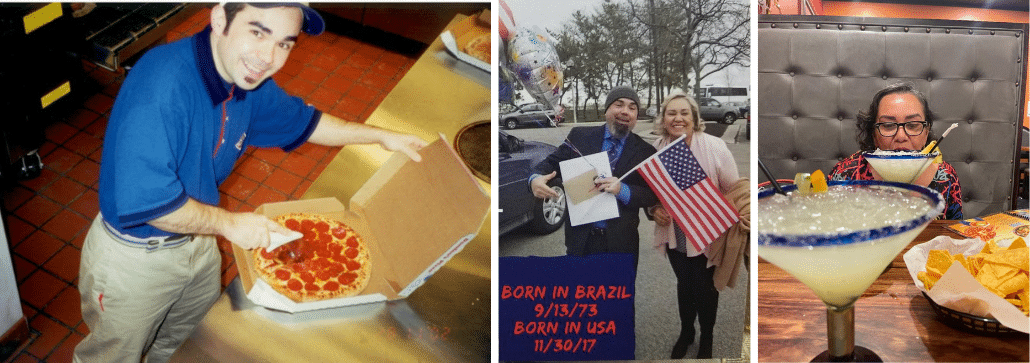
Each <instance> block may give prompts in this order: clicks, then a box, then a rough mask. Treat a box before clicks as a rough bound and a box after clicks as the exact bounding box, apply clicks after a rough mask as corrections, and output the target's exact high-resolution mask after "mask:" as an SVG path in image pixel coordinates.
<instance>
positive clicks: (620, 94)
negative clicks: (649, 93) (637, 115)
mask: <svg viewBox="0 0 1030 363" xmlns="http://www.w3.org/2000/svg"><path fill="white" fill-rule="evenodd" d="M620 98H628V99H631V100H633V102H635V103H636V104H637V107H640V98H639V97H637V90H635V89H633V88H630V87H629V86H618V87H615V88H612V90H611V91H608V98H607V99H605V101H604V109H605V111H607V110H608V107H609V106H611V105H612V103H615V101H616V100H618V99H620Z"/></svg>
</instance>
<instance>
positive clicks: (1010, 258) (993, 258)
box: [984, 248, 1030, 271]
mask: <svg viewBox="0 0 1030 363" xmlns="http://www.w3.org/2000/svg"><path fill="white" fill-rule="evenodd" d="M1028 254H1030V249H1027V248H1017V249H1014V250H1001V251H996V252H995V253H992V254H990V255H987V256H984V263H994V264H999V265H1005V266H1009V267H1012V268H1014V269H1017V270H1022V271H1028V270H1030V258H1028Z"/></svg>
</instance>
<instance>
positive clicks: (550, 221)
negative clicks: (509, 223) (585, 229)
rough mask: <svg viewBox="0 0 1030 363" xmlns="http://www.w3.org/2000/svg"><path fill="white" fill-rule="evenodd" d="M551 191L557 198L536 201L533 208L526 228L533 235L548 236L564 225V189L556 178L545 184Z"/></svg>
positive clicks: (565, 214)
mask: <svg viewBox="0 0 1030 363" xmlns="http://www.w3.org/2000/svg"><path fill="white" fill-rule="evenodd" d="M547 185H548V186H550V187H551V189H552V190H554V191H556V192H558V197H557V198H547V199H540V198H535V199H536V205H535V206H533V220H531V221H529V224H527V225H526V227H527V228H528V229H529V230H530V231H531V232H533V233H537V234H548V233H551V232H554V231H557V230H558V228H560V227H561V226H562V224H564V223H565V218H567V214H568V213H566V204H565V189H564V188H563V187H562V185H561V180H560V179H558V178H554V179H551V181H550V182H548V183H547Z"/></svg>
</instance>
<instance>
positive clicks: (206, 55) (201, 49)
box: [193, 25, 247, 105]
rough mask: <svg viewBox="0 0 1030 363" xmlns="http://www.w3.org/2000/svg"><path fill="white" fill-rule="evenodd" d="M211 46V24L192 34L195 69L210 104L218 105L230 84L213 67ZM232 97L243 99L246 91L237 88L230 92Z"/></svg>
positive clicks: (225, 97)
mask: <svg viewBox="0 0 1030 363" xmlns="http://www.w3.org/2000/svg"><path fill="white" fill-rule="evenodd" d="M213 51H214V50H213V49H212V48H211V26H210V25H209V26H208V27H206V28H204V30H202V31H200V32H199V33H197V34H196V35H194V36H193V53H194V54H195V55H196V58H197V69H198V70H200V79H201V80H202V81H203V82H204V89H206V90H207V95H208V97H210V98H211V105H218V104H219V103H222V102H223V101H225V100H226V99H228V98H229V88H230V87H232V84H231V83H229V82H226V81H225V80H224V79H222V76H220V75H218V69H217V68H215V59H214V55H213V54H212V52H213ZM232 95H233V98H236V99H238V100H243V99H245V98H246V97H247V91H245V90H242V89H238V90H234V91H233V92H232Z"/></svg>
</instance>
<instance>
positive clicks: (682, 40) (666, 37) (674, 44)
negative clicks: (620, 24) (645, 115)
mask: <svg viewBox="0 0 1030 363" xmlns="http://www.w3.org/2000/svg"><path fill="white" fill-rule="evenodd" d="M629 5H630V10H631V12H632V14H633V17H634V18H635V19H637V21H639V22H640V23H642V24H643V26H644V28H645V29H648V31H649V32H650V34H651V36H650V39H651V42H652V44H651V48H652V55H651V58H652V61H651V67H652V69H653V72H654V77H655V91H656V93H657V95H658V99H661V97H662V94H663V91H664V90H663V89H662V87H663V86H667V87H672V86H678V87H681V88H683V89H684V90H688V89H693V90H694V94H699V93H700V86H701V80H703V79H705V78H706V77H708V76H710V75H711V74H713V73H716V72H719V71H721V70H724V69H726V68H728V67H730V66H732V65H739V66H743V67H748V66H749V65H750V60H751V42H750V39H751V33H750V26H749V23H750V16H749V13H748V11H749V7H748V4H747V2H745V1H743V0H641V1H640V3H639V4H637V3H635V2H634V1H630V2H629ZM670 71H671V72H670ZM690 75H692V76H693V77H690ZM691 81H693V84H691Z"/></svg>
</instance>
